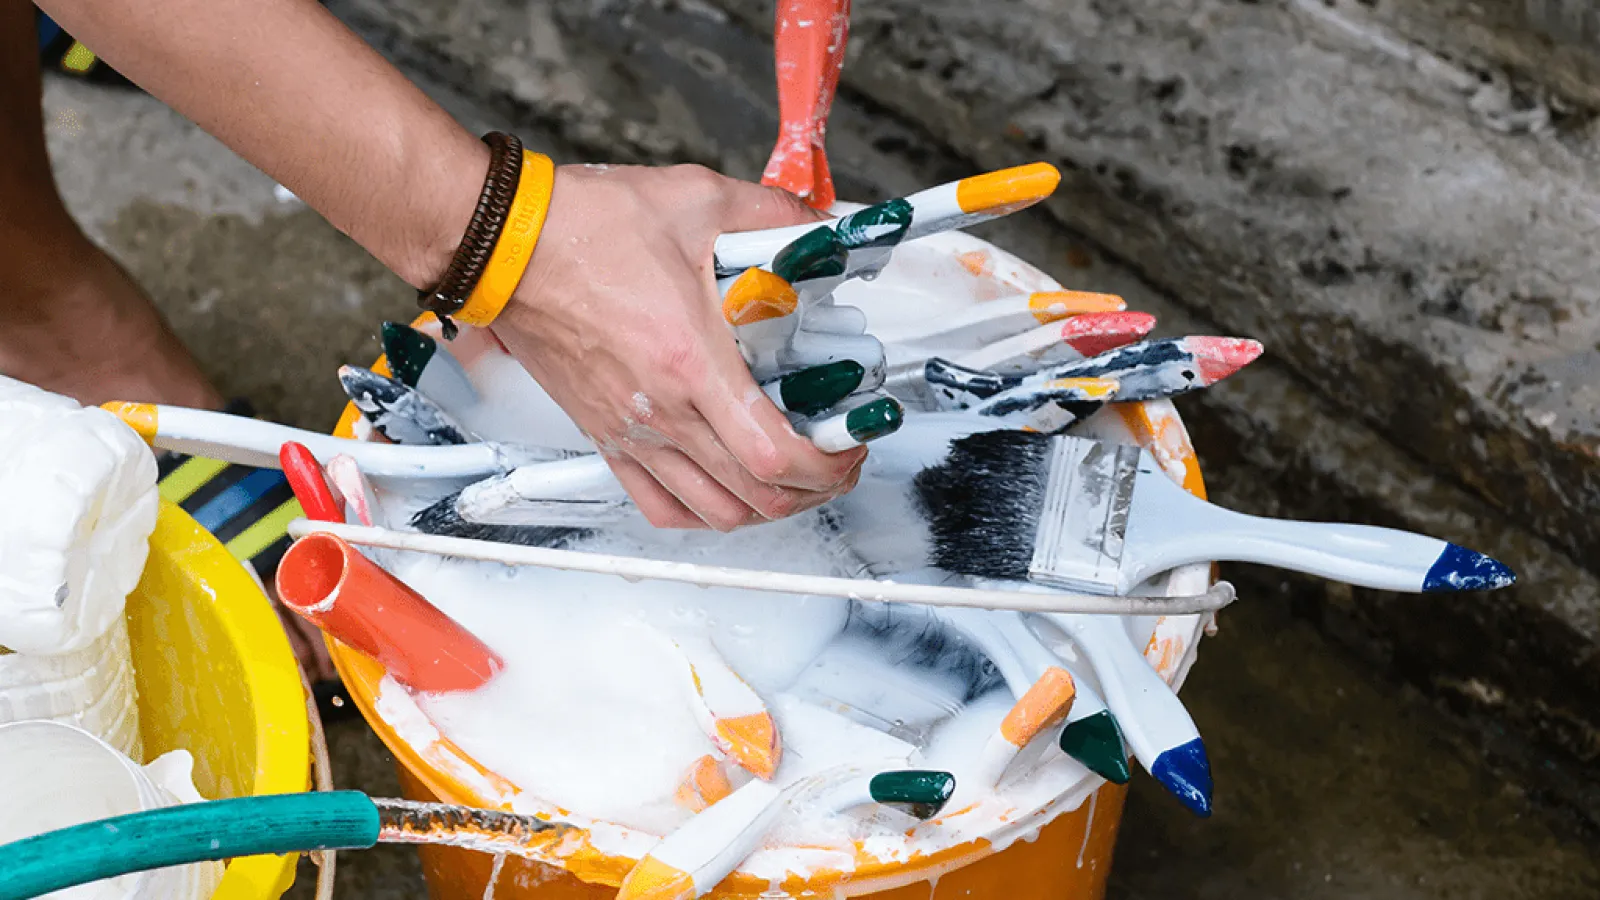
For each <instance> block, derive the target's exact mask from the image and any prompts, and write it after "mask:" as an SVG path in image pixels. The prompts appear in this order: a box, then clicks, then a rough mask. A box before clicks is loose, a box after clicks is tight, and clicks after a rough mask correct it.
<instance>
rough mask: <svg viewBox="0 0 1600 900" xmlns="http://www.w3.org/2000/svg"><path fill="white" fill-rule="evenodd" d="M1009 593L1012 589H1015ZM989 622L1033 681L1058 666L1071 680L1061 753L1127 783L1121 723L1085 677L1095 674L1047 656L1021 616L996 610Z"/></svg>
mask: <svg viewBox="0 0 1600 900" xmlns="http://www.w3.org/2000/svg"><path fill="white" fill-rule="evenodd" d="M985 584H988V583H987V582H985ZM989 586H991V587H1000V585H992V584H991V585H989ZM1011 589H1012V590H1016V589H1017V586H1015V585H1013V586H1012V587H1011ZM989 619H990V621H991V622H993V623H994V627H995V628H996V629H997V630H998V631H999V632H1000V634H1001V635H1003V636H1004V637H1005V640H1006V641H1007V642H1008V643H1009V644H1010V645H1011V651H1012V652H1013V653H1015V654H1016V656H1017V657H1018V658H1019V659H1021V660H1022V663H1023V665H1025V666H1027V667H1028V672H1029V674H1030V675H1031V676H1032V677H1034V678H1039V677H1042V675H1043V673H1045V672H1048V671H1049V670H1050V669H1051V668H1053V667H1056V666H1059V667H1061V668H1063V669H1066V670H1067V672H1068V674H1070V675H1071V676H1072V679H1073V684H1074V687H1075V688H1076V691H1077V696H1076V697H1074V698H1073V702H1072V708H1071V709H1070V710H1068V711H1067V717H1066V720H1067V725H1066V727H1065V728H1063V729H1062V730H1061V734H1060V736H1059V737H1058V739H1057V744H1058V746H1059V747H1060V748H1061V752H1063V753H1065V754H1067V755H1068V756H1070V757H1072V758H1073V759H1075V760H1077V761H1078V762H1080V763H1082V764H1083V766H1084V768H1086V769H1088V770H1089V771H1091V772H1093V773H1095V774H1096V775H1099V776H1100V777H1102V778H1104V779H1105V780H1107V781H1109V782H1111V783H1112V784H1126V783H1127V782H1128V779H1129V778H1131V777H1132V775H1133V773H1132V772H1131V771H1130V770H1129V769H1128V751H1127V747H1126V744H1125V740H1124V737H1123V733H1122V721H1121V719H1119V718H1117V716H1116V715H1114V714H1113V713H1112V711H1111V710H1110V709H1109V708H1108V707H1107V705H1106V701H1105V698H1104V697H1103V696H1102V695H1101V693H1100V690H1099V689H1098V688H1097V687H1096V686H1095V679H1094V678H1093V677H1089V676H1093V675H1094V674H1095V673H1094V672H1093V671H1092V670H1089V669H1087V668H1086V666H1085V665H1084V663H1083V662H1082V661H1081V660H1079V659H1077V658H1072V659H1063V658H1062V657H1060V656H1058V655H1056V654H1055V653H1053V652H1051V650H1050V648H1049V647H1046V646H1045V645H1044V642H1043V641H1041V640H1039V638H1038V636H1037V635H1035V634H1034V633H1033V632H1032V631H1031V630H1030V629H1029V628H1028V627H1027V625H1026V624H1024V623H1023V621H1022V618H1021V616H1020V614H1018V613H1015V612H1011V611H1009V610H997V611H994V612H991V613H990V614H989Z"/></svg>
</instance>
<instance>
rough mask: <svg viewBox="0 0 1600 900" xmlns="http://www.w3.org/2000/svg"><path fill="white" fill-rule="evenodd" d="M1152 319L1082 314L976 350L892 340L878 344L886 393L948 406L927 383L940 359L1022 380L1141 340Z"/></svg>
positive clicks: (923, 405) (960, 344)
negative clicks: (885, 360)
mask: <svg viewBox="0 0 1600 900" xmlns="http://www.w3.org/2000/svg"><path fill="white" fill-rule="evenodd" d="M1155 321H1156V320H1155V317H1154V316H1151V315H1148V314H1146V313H1139V312H1107V313H1084V314H1082V315H1077V316H1072V317H1070V318H1067V319H1065V320H1063V321H1062V322H1060V323H1059V324H1057V323H1051V324H1048V325H1040V326H1038V327H1035V328H1032V329H1029V330H1027V331H1024V332H1023V333H1021V334H1017V335H1013V336H1011V337H1007V338H1002V339H1000V340H996V341H993V342H991V343H988V344H984V345H982V346H979V347H976V348H974V347H972V346H971V345H970V343H968V342H965V341H949V340H944V341H911V340H908V339H906V338H904V337H896V338H895V339H894V340H891V341H888V342H886V343H885V344H884V353H885V356H886V357H887V358H888V361H889V365H888V376H887V378H886V379H885V382H884V387H885V389H886V390H888V391H889V392H890V393H891V394H894V395H895V396H896V397H899V398H901V399H902V400H904V401H906V402H907V403H909V404H912V405H913V406H915V407H916V408H918V409H922V410H937V409H942V408H948V407H949V405H950V404H949V403H948V401H947V400H945V399H944V398H942V397H940V396H937V395H936V394H935V393H934V391H933V389H932V387H931V386H930V385H929V384H928V379H927V367H928V363H929V361H930V360H932V359H936V358H939V359H946V360H949V361H950V362H951V363H953V364H955V365H956V366H957V367H959V368H960V369H962V370H971V371H978V372H983V373H985V374H987V375H990V376H1025V375H1030V374H1033V373H1035V372H1038V371H1040V370H1041V369H1043V368H1045V367H1046V366H1050V365H1056V364H1060V363H1063V362H1072V361H1075V360H1080V359H1083V358H1084V357H1086V356H1094V355H1096V354H1099V353H1103V352H1105V351H1107V350H1110V349H1114V348H1116V347H1120V346H1125V345H1127V344H1131V343H1135V342H1137V341H1139V340H1142V339H1143V338H1144V337H1145V335H1147V334H1149V333H1150V330H1151V329H1152V328H1154V327H1155Z"/></svg>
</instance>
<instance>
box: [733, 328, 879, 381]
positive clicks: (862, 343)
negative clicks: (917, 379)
mask: <svg viewBox="0 0 1600 900" xmlns="http://www.w3.org/2000/svg"><path fill="white" fill-rule="evenodd" d="M840 360H852V361H854V362H855V363H856V364H857V365H859V366H861V368H862V370H863V372H864V373H865V374H864V375H863V376H862V382H861V385H860V388H861V389H863V390H872V389H874V388H877V387H878V386H880V385H882V384H883V380H884V375H885V367H884V355H883V343H882V342H881V341H879V340H878V339H877V338H875V337H873V336H872V335H870V334H827V333H818V332H813V331H806V330H803V329H802V330H797V331H795V332H794V333H793V334H791V335H790V336H789V340H788V341H787V342H785V343H784V344H783V345H782V346H781V347H779V349H778V351H777V353H776V354H774V356H773V357H772V365H771V367H770V368H775V369H776V370H777V371H778V372H787V371H793V370H795V369H807V368H811V367H813V366H824V365H827V364H829V363H834V362H838V361H840ZM751 370H752V371H755V372H758V373H759V374H760V375H761V376H765V377H771V376H772V375H774V374H776V372H772V371H770V370H769V366H767V365H752V366H751Z"/></svg>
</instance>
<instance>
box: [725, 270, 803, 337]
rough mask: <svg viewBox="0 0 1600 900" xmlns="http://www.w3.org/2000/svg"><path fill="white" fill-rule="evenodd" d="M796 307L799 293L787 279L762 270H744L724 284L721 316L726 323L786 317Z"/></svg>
mask: <svg viewBox="0 0 1600 900" xmlns="http://www.w3.org/2000/svg"><path fill="white" fill-rule="evenodd" d="M799 307H800V295H799V294H797V293H795V290H794V287H793V286H791V285H790V284H789V282H787V281H784V280H783V279H782V278H779V277H778V276H776V275H774V274H772V273H771V272H768V271H767V270H766V269H745V270H744V271H743V272H741V273H739V277H738V278H735V279H734V280H733V284H730V285H728V293H727V296H725V297H723V298H722V318H723V319H724V320H725V321H726V322H727V323H728V324H729V325H753V324H755V323H756V322H765V321H766V320H768V319H776V318H779V317H781V316H787V315H789V314H790V313H792V312H794V311H795V310H796V309H798V308H799Z"/></svg>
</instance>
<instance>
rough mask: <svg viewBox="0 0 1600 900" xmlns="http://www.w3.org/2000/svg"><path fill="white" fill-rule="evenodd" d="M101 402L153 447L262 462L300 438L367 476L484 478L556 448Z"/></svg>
mask: <svg viewBox="0 0 1600 900" xmlns="http://www.w3.org/2000/svg"><path fill="white" fill-rule="evenodd" d="M101 408H102V409H105V410H107V411H109V412H111V413H113V414H114V415H116V416H117V418H119V419H121V420H122V421H123V422H125V423H127V424H128V425H129V426H130V427H132V428H133V430H134V431H136V432H138V433H139V436H140V437H142V438H144V439H145V441H147V442H148V443H149V444H150V445H151V446H153V447H157V448H159V449H162V450H172V451H174V452H177V453H186V454H190V455H193V456H203V457H206V458H209V459H219V460H222V461H223V462H230V463H237V464H240V465H246V466H255V467H257V468H263V469H276V468H280V464H279V462H278V448H279V447H281V446H283V444H284V443H285V442H287V441H294V442H297V443H300V444H304V445H305V446H306V447H307V448H309V449H310V451H311V452H312V454H314V455H315V456H316V458H317V459H332V458H333V457H335V456H338V455H339V454H341V453H343V454H347V455H349V456H350V457H351V458H353V459H355V460H356V462H358V463H360V464H361V468H362V470H363V471H364V472H366V473H367V477H369V478H376V479H383V478H403V479H450V478H484V477H487V476H490V475H498V474H501V473H504V472H509V471H511V470H512V469H514V468H516V467H517V466H519V465H523V464H526V463H534V462H540V461H545V460H550V459H552V458H554V457H553V453H554V452H556V451H551V450H548V449H546V448H542V447H529V446H524V445H520V444H506V443H500V442H494V441H490V442H483V443H472V444H461V445H458V446H451V447H434V446H425V447H408V446H403V445H400V444H379V443H372V442H368V441H357V440H352V439H349V438H336V437H332V436H330V435H326V434H321V433H319V432H315V431H306V430H304V429H300V428H291V427H289V426H287V425H279V424H277V423H274V422H264V421H262V420H260V419H252V418H249V417H247V416H234V415H229V414H227V413H220V412H211V411H210V410H203V409H189V408H187V407H182V406H158V405H156V404H152V403H121V402H113V403H106V404H103V405H102V407H101Z"/></svg>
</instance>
